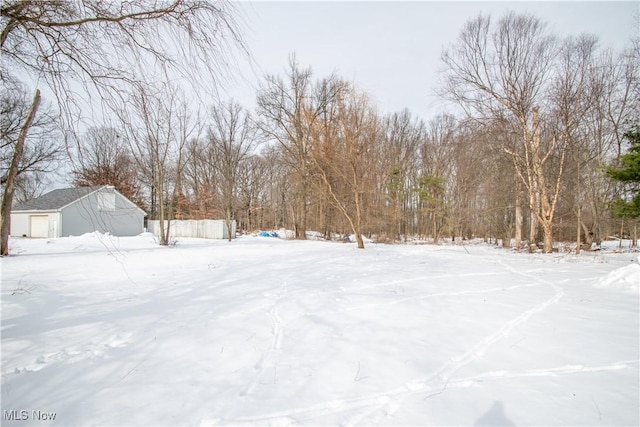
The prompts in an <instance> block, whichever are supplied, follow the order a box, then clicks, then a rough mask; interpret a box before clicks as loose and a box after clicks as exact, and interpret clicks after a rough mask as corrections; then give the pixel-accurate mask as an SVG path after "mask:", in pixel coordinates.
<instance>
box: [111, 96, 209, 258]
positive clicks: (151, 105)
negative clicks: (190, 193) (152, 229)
mask: <svg viewBox="0 0 640 427" xmlns="http://www.w3.org/2000/svg"><path fill="white" fill-rule="evenodd" d="M118 119H119V121H120V123H122V124H123V131H124V138H125V140H126V142H127V143H128V144H129V149H130V151H131V153H132V154H133V159H135V162H136V165H137V167H138V169H139V171H140V172H141V173H142V174H143V176H144V177H145V179H146V180H147V182H148V183H149V184H150V186H151V191H152V192H153V194H154V195H155V197H156V200H157V202H156V203H157V219H158V220H159V224H160V226H159V228H160V244H161V245H165V246H166V245H168V244H169V241H170V234H171V220H172V219H173V213H174V206H175V204H176V202H177V200H178V196H179V194H180V191H181V182H180V180H181V177H182V173H183V170H184V164H185V151H186V150H185V147H186V146H187V143H188V141H189V140H190V139H191V138H196V137H197V136H198V132H199V127H198V126H199V125H200V123H199V120H198V118H197V116H194V115H193V112H192V111H190V109H189V105H188V104H187V102H186V101H185V100H184V95H183V94H182V93H181V92H180V91H179V89H178V88H175V87H172V86H170V85H161V86H159V87H157V88H155V90H154V91H151V90H150V87H149V86H143V87H141V88H140V89H139V91H138V93H137V96H136V97H135V98H134V99H133V101H132V103H131V106H130V107H129V108H128V109H127V110H126V111H120V112H119V117H118Z"/></svg>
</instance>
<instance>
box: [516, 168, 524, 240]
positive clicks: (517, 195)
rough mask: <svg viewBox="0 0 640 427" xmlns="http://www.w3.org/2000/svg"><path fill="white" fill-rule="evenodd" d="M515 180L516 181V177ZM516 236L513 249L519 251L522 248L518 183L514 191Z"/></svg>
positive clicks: (520, 201)
mask: <svg viewBox="0 0 640 427" xmlns="http://www.w3.org/2000/svg"><path fill="white" fill-rule="evenodd" d="M516 179H518V178H517V177H516ZM515 220H516V236H515V247H516V249H517V250H519V249H520V248H521V247H522V222H523V216H522V194H521V192H520V183H519V182H518V187H517V189H516V218H515Z"/></svg>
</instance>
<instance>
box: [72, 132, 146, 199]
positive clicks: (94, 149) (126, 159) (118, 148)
mask: <svg viewBox="0 0 640 427" xmlns="http://www.w3.org/2000/svg"><path fill="white" fill-rule="evenodd" d="M121 134H122V132H121V131H118V130H117V129H115V128H107V127H103V128H90V129H89V130H88V131H87V132H86V134H85V137H84V138H83V143H82V150H81V151H80V155H79V159H78V160H77V164H78V165H79V166H78V167H77V168H76V169H74V170H73V171H72V174H73V184H74V185H76V186H79V187H85V186H94V185H112V186H114V187H115V189H116V190H118V191H119V192H120V193H122V194H123V195H124V196H125V197H127V198H128V199H129V200H131V201H133V202H135V203H136V204H137V205H138V206H139V207H140V208H142V209H145V208H146V203H145V202H144V195H143V193H142V188H141V187H142V186H141V184H140V177H139V174H138V168H137V165H136V162H135V160H134V159H133V156H132V155H131V151H130V148H129V144H128V143H127V142H126V141H125V140H124V138H123V137H122V136H121Z"/></svg>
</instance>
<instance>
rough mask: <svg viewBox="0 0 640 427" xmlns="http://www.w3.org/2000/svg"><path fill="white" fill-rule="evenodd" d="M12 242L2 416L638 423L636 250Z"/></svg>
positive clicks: (183, 421) (6, 276)
mask: <svg viewBox="0 0 640 427" xmlns="http://www.w3.org/2000/svg"><path fill="white" fill-rule="evenodd" d="M11 245H12V248H13V253H14V255H13V256H10V257H8V258H3V259H2V261H1V267H2V294H1V308H2V417H3V418H2V425H6V426H13V425H20V426H24V425H33V424H35V425H38V426H46V425H64V426H74V425H158V426H160V425H172V426H173V425H190V426H209V425H278V426H284V425H345V426H351V425H639V424H640V419H639V417H640V415H639V413H640V408H639V403H638V402H640V391H639V389H640V380H639V358H640V355H639V352H640V350H639V349H640V343H639V335H640V333H639V332H640V325H639V318H640V317H639V316H640V313H639V307H640V293H639V291H638V283H639V281H640V278H639V274H640V273H639V270H640V266H639V265H638V260H636V258H635V255H633V254H630V253H613V252H611V251H606V250H603V251H600V252H597V253H589V252H584V253H582V254H581V255H580V256H576V255H568V254H553V255H541V254H521V253H513V252H512V251H508V250H502V249H496V248H493V247H489V246H483V245H466V246H465V247H462V246H460V245H439V246H436V245H376V244H368V245H367V249H365V250H359V249H357V248H356V247H355V245H349V244H342V243H335V242H325V241H294V240H281V239H269V238H262V237H254V236H243V237H240V238H238V239H236V240H234V241H233V242H226V241H210V240H202V239H180V240H179V241H178V243H177V245H175V246H172V247H159V246H157V245H156V242H155V240H154V238H153V236H151V235H149V234H145V235H141V236H137V237H127V238H116V237H113V236H109V235H100V234H89V235H84V236H79V237H70V238H61V239H49V240H37V239H33V240H29V239H14V240H12V241H11ZM24 417H26V419H25V420H21V418H24ZM38 417H40V419H38Z"/></svg>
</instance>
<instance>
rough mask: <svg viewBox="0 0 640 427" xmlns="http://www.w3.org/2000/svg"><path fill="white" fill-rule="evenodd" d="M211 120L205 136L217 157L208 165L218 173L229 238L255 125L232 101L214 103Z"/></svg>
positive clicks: (250, 150)
mask: <svg viewBox="0 0 640 427" xmlns="http://www.w3.org/2000/svg"><path fill="white" fill-rule="evenodd" d="M210 120H211V123H210V125H209V136H208V139H209V144H211V145H212V147H213V149H214V152H215V153H216V160H215V162H214V163H213V164H212V165H211V166H212V167H213V168H214V169H215V170H216V171H217V173H218V183H219V186H220V188H219V189H220V193H221V202H222V206H221V208H222V210H223V211H224V213H225V222H226V226H227V233H228V236H229V241H231V238H232V236H233V234H232V220H233V217H234V215H235V213H236V209H237V207H238V204H239V201H238V192H239V188H238V187H239V182H238V179H239V175H240V172H241V167H242V166H243V163H245V162H246V161H247V160H248V159H249V157H250V156H251V154H252V149H253V148H254V146H255V145H256V127H255V125H254V123H253V121H252V120H251V117H250V116H249V114H248V113H247V112H246V111H244V110H243V108H242V106H241V105H240V104H238V103H237V102H233V101H229V102H228V103H226V104H220V105H217V106H214V107H213V108H212V109H211V116H210Z"/></svg>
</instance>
